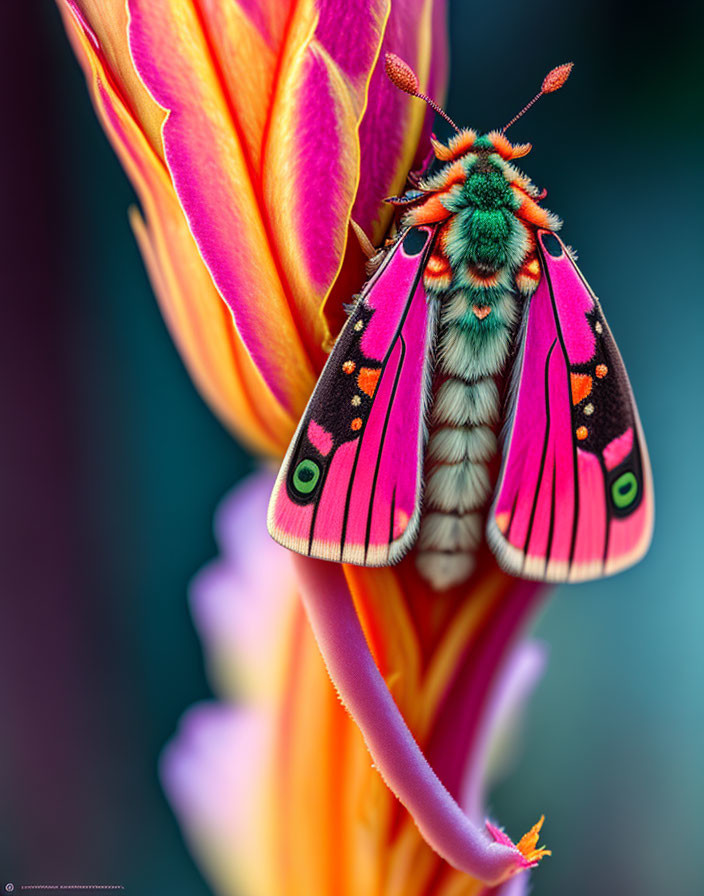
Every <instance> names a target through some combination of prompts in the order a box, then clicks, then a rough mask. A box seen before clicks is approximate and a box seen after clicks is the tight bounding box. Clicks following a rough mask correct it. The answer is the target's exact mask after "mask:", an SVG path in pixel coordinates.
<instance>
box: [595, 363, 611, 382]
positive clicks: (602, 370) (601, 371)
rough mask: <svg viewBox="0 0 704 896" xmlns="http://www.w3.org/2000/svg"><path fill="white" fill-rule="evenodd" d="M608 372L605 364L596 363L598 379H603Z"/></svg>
mask: <svg viewBox="0 0 704 896" xmlns="http://www.w3.org/2000/svg"><path fill="white" fill-rule="evenodd" d="M608 372H609V368H608V367H607V366H606V364H597V365H596V375H597V376H598V377H599V379H600V380H603V379H604V377H605V376H606V374H607V373H608Z"/></svg>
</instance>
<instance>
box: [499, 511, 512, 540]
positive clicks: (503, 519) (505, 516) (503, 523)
mask: <svg viewBox="0 0 704 896" xmlns="http://www.w3.org/2000/svg"><path fill="white" fill-rule="evenodd" d="M510 519H511V514H510V513H508V512H506V511H504V513H497V514H496V525H497V526H498V527H499V530H500V531H501V532H503V534H504V535H505V534H506V532H507V531H508V521H509V520H510Z"/></svg>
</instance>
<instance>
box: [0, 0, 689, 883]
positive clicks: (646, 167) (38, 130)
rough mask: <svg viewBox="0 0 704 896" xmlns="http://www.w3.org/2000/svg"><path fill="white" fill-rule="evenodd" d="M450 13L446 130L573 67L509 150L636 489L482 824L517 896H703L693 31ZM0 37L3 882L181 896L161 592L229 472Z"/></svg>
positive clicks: (33, 59) (481, 121) (102, 202)
mask: <svg viewBox="0 0 704 896" xmlns="http://www.w3.org/2000/svg"><path fill="white" fill-rule="evenodd" d="M451 20H452V21H451V29H452V30H451V34H452V46H453V60H452V77H451V90H450V94H449V98H448V102H447V108H448V111H449V113H450V115H452V117H453V118H454V119H455V120H457V121H459V122H460V123H467V124H471V125H473V126H474V127H477V128H480V129H488V128H491V127H497V126H501V125H502V124H503V123H504V122H505V121H507V120H508V119H509V118H511V117H512V116H513V114H514V113H515V112H516V111H517V110H518V109H519V108H520V107H521V106H522V105H523V104H524V103H525V102H526V101H527V100H528V99H529V98H530V97H531V96H532V95H533V93H534V92H535V90H536V89H537V87H538V86H539V84H540V81H541V79H542V77H543V75H544V74H545V72H546V71H547V70H548V69H549V68H550V67H551V66H553V65H555V64H558V63H561V62H564V61H566V60H567V59H573V60H574V61H575V63H576V66H575V71H574V74H573V76H572V78H571V80H570V82H569V85H568V86H567V88H566V89H565V90H564V91H562V92H561V93H559V94H557V95H556V96H554V97H549V98H547V99H545V100H543V101H542V102H541V103H539V104H538V105H537V106H536V108H535V109H534V110H532V111H531V112H530V114H529V115H528V116H526V118H525V119H524V120H522V121H521V122H520V123H519V124H517V125H516V126H515V129H513V130H512V137H513V139H515V140H530V141H531V142H533V144H534V151H533V153H532V154H531V156H530V157H529V158H528V159H526V161H525V166H524V167H525V168H526V170H527V171H528V172H529V174H530V175H531V177H532V178H533V180H534V181H535V182H536V183H537V184H538V185H540V186H546V187H547V188H548V190H549V196H548V200H547V201H546V205H547V206H548V207H549V208H550V209H551V210H553V211H555V212H557V213H558V214H559V215H560V216H561V217H563V219H564V220H565V227H564V231H563V233H564V235H565V238H566V240H567V241H568V242H569V243H571V244H572V245H574V246H575V247H577V248H578V250H579V255H580V264H581V267H582V269H583V270H584V272H585V273H586V275H587V277H588V278H589V280H590V282H591V284H592V286H593V287H594V289H595V291H596V292H597V294H598V295H599V296H600V297H601V299H602V301H603V304H604V307H605V310H606V314H607V316H608V319H609V322H610V324H611V326H612V329H613V330H614V332H615V334H616V337H617V339H618V342H619V345H620V347H621V350H622V353H623V355H624V358H625V360H626V363H627V365H628V369H629V372H630V375H631V379H632V382H633V385H634V389H635V391H636V394H637V397H638V402H639V406H640V410H641V416H642V419H643V425H644V428H645V431H646V434H647V437H648V442H649V446H650V450H651V455H652V460H653V467H654V476H655V482H656V503H657V514H656V534H655V541H654V544H653V548H652V550H651V552H650V554H649V555H648V557H647V558H646V560H645V561H644V562H643V563H641V564H640V565H639V566H638V567H637V568H636V569H634V570H632V571H630V572H628V573H626V574H623V575H620V576H618V577H617V578H615V579H612V580H608V581H605V582H600V583H595V584H588V585H583V586H574V587H569V588H563V589H560V591H559V592H558V593H556V594H555V596H554V598H553V599H552V601H551V602H550V604H549V605H548V607H547V609H546V611H545V612H544V613H543V615H542V618H541V619H540V620H539V623H538V625H537V635H538V636H539V637H540V638H542V639H544V640H545V641H547V642H548V644H549V646H550V654H551V660H550V666H549V671H548V674H547V676H546V678H545V680H544V681H543V683H542V685H541V686H540V688H539V691H538V693H537V695H536V698H535V700H534V702H533V705H532V707H531V708H530V711H529V714H528V720H527V728H526V735H525V743H524V745H523V751H522V753H521V758H520V761H519V764H518V767H517V769H516V770H515V772H514V773H513V774H512V776H511V778H510V779H509V780H507V781H506V782H504V783H502V784H500V785H499V786H498V787H497V788H496V789H495V791H494V792H493V795H492V799H491V808H492V810H493V811H494V812H495V813H496V814H497V816H498V817H499V818H500V819H501V821H502V822H504V823H505V824H506V826H507V828H508V830H509V831H510V832H513V833H519V832H522V831H524V830H526V829H527V828H528V826H529V825H530V824H532V822H533V821H534V820H535V816H536V814H537V813H539V812H543V811H544V812H545V813H546V815H547V817H548V820H547V823H546V828H545V840H546V842H547V843H548V844H549V845H550V846H551V847H552V848H553V850H554V856H553V858H552V859H549V860H547V861H546V862H545V863H544V864H543V866H542V867H541V869H540V871H539V872H538V873H537V874H536V875H535V876H534V882H533V892H534V893H536V894H539V896H566V894H570V896H582V894H584V896H587V894H589V896H594V894H599V896H604V894H619V896H620V894H638V896H661V894H664V893H667V894H675V896H700V894H702V893H704V862H703V861H702V857H701V846H700V844H701V842H702V840H703V839H704V823H703V821H702V814H703V812H704V773H703V771H702V757H704V687H703V659H702V657H703V653H704V651H703V649H702V644H703V643H704V601H703V600H702V598H703V597H704V588H703V587H702V583H701V573H700V565H701V564H700V560H701V553H700V552H701V550H702V548H701V542H702V531H703V529H702V523H701V506H702V501H703V500H704V488H703V487H702V486H703V481H702V480H703V478H704V477H703V474H702V465H701V463H700V455H701V445H702V437H703V435H704V432H703V430H702V416H701V415H702V400H701V385H700V384H701V358H702V348H701V338H702V332H703V331H704V313H703V310H702V308H703V305H702V299H703V296H702V289H701V286H700V284H701V282H702V273H701V263H702V247H703V245H704V243H703V241H702V238H703V237H704V228H703V227H702V216H701V205H700V204H701V200H702V198H703V197H704V190H703V189H702V187H703V186H704V183H703V181H704V176H703V174H702V164H701V158H702V150H703V149H704V139H703V137H704V134H703V133H702V131H703V130H704V128H703V124H702V84H703V83H704V81H703V75H704V71H703V67H702V53H701V36H702V33H704V31H703V29H704V14H703V7H702V5H701V4H700V3H676V2H675V3H672V4H670V5H668V6H667V7H665V6H664V5H662V4H655V3H650V4H649V3H634V2H627V3H610V2H606V0H599V2H593V0H592V2H580V0H572V2H570V3H569V4H567V3H559V2H556V0H539V2H536V3H533V4H525V3H520V2H518V0H511V2H509V0H497V2H494V3H491V4H479V3H469V2H462V0H456V2H455V3H454V6H453V8H452V14H451ZM0 33H1V35H2V38H1V39H2V42H3V46H2V52H1V53H0V59H1V60H2V64H3V66H4V71H3V72H2V74H3V85H4V89H3V98H4V101H5V103H4V106H5V109H6V112H5V115H6V116H7V117H6V120H5V122H4V125H5V126H4V128H3V137H2V141H1V150H0V151H1V152H2V162H3V167H2V173H3V177H2V182H3V185H2V195H3V201H2V230H3V233H2V240H1V243H2V252H3V260H2V268H1V269H0V275H1V276H2V284H3V292H4V299H3V324H2V327H0V339H1V340H2V343H1V345H0V363H1V364H2V377H1V378H0V383H1V384H2V386H1V388H2V392H1V394H2V408H3V427H2V433H3V435H2V439H0V452H1V453H0V459H1V461H2V463H1V464H0V471H1V472H0V475H1V477H2V479H1V483H2V521H1V526H2V531H1V533H0V536H1V538H0V545H1V547H0V552H1V557H2V565H1V567H0V568H1V570H2V579H1V580H0V581H2V592H3V593H2V616H1V621H0V657H1V658H2V667H1V670H0V672H1V674H0V720H1V722H2V726H1V728H2V737H0V794H1V797H0V799H1V800H2V803H1V806H0V884H2V885H4V883H5V882H6V881H11V880H14V881H15V882H16V883H18V882H21V881H25V882H47V881H59V882H66V881H69V880H70V881H73V880H76V879H80V880H83V881H87V880H88V881H96V880H98V881H102V882H116V883H122V884H125V885H126V886H127V887H128V892H131V893H134V894H150V896H205V894H207V893H208V890H207V888H206V886H205V884H204V883H203V882H202V880H201V877H200V875H199V873H198V871H197V870H196V869H195V867H194V865H193V863H192V861H191V859H190V857H189V854H188V852H187V850H186V848H185V846H184V845H183V843H182V841H181V837H180V833H179V830H178V828H177V825H176V823H175V821H174V819H173V818H172V816H171V813H170V811H169V809H168V806H167V805H166V803H165V800H164V798H163V796H162V794H161V791H160V788H159V785H158V782H157V778H156V762H157V757H158V755H159V752H160V750H161V748H162V746H163V745H164V743H165V742H166V740H167V739H168V738H169V737H170V736H171V734H172V733H173V731H174V730H175V727H176V725H177V721H178V718H179V716H180V714H181V713H182V712H183V711H184V710H185V709H186V708H187V707H188V706H189V705H190V704H191V703H193V702H194V701H195V700H198V699H200V698H203V697H207V696H208V694H209V691H208V686H207V684H206V681H205V677H204V674H203V661H202V656H201V651H200V647H199V644H198V642H197V639H196V636H195V633H194V631H193V628H192V625H191V622H190V619H189V615H188V611H187V607H186V600H185V595H186V589H187V586H188V582H189V579H190V578H191V576H192V575H193V574H194V573H195V572H196V571H197V570H198V569H199V567H200V566H202V564H203V563H204V562H205V561H207V560H208V559H209V558H210V557H211V556H212V555H213V554H214V552H215V545H214V542H213V539H212V535H211V520H212V514H213V510H214V508H215V506H216V504H217V502H218V500H219V499H220V497H221V496H222V495H223V494H224V492H225V491H226V490H227V489H228V488H229V487H230V486H231V485H232V483H233V482H234V481H235V480H237V479H238V478H239V477H241V476H242V475H243V474H244V473H245V472H246V471H247V470H249V469H251V467H252V461H251V460H250V459H249V458H248V457H247V455H246V454H245V453H244V452H243V451H242V450H241V449H240V448H239V447H238V446H237V445H236V444H234V443H233V442H232V440H231V439H230V438H229V437H228V436H227V434H226V433H225V432H224V431H223V430H222V428H221V427H220V426H219V424H218V423H217V422H216V421H215V419H214V418H213V417H212V415H211V414H210V412H209V411H208V410H207V408H206V407H205V406H204V404H203V403H202V401H201V400H200V398H199V397H198V395H197V394H196V392H195V390H194V388H193V386H192V385H191V383H190V380H189V378H188V376H187V374H186V372H185V370H184V368H183V366H182V364H181V362H180V360H179V358H178V356H177V354H176V351H175V349H174V348H173V346H172V343H171V341H170V339H169V337H168V335H167V332H166V329H165V327H164V325H163V323H162V321H161V319H160V316H159V312H158V310H157V306H156V303H155V301H154V299H153V296H152V292H151V289H150V286H149V283H148V281H147V278H146V275H145V273H144V269H143V265H142V261H141V258H140V256H139V253H138V251H137V248H136V245H135V242H134V239H133V236H132V233H131V231H130V229H129V226H128V223H127V215H126V211H127V208H128V206H129V205H130V204H131V203H133V202H134V196H133V193H132V190H131V187H130V186H129V184H128V182H127V180H126V178H125V176H124V174H123V172H122V169H121V168H120V166H119V164H118V162H117V160H116V158H115V157H114V155H113V153H112V150H111V149H110V147H109V145H108V143H107V141H106V139H105V137H104V135H103V133H102V131H101V129H100V127H99V125H98V123H97V120H96V118H95V116H94V113H93V110H92V107H91V106H90V103H89V100H88V96H87V92H86V89H85V84H84V80H83V77H82V74H81V73H80V71H79V68H78V65H77V64H76V62H75V61H74V58H73V56H72V53H71V51H70V49H69V46H68V43H67V41H66V39H65V36H64V34H63V32H62V29H61V26H60V22H59V17H58V14H57V12H56V10H55V9H54V8H53V6H52V4H51V3H50V2H48V0H44V2H43V3H41V4H37V3H27V4H11V5H8V9H7V10H6V13H5V16H4V24H3V28H2V29H0ZM311 896H326V894H311Z"/></svg>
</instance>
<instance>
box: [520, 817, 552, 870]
mask: <svg viewBox="0 0 704 896" xmlns="http://www.w3.org/2000/svg"><path fill="white" fill-rule="evenodd" d="M544 821H545V816H544V815H541V816H540V818H539V819H538V821H536V823H535V824H534V825H533V827H532V828H531V829H530V830H529V831H528V833H527V834H524V835H523V836H522V837H521V839H520V840H519V841H518V843H517V844H516V848H517V849H518V851H519V852H520V853H521V855H522V856H523V858H524V859H525V860H526V863H527V864H528V866H529V867H530V868H533V867H535V865H537V864H538V862H539V861H540V860H541V859H542V858H544V857H545V856H551V855H552V852H551V851H550V850H549V849H546V848H545V847H544V846H538V838H539V837H540V829H541V828H542V826H543V822H544Z"/></svg>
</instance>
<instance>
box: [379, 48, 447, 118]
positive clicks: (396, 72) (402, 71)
mask: <svg viewBox="0 0 704 896" xmlns="http://www.w3.org/2000/svg"><path fill="white" fill-rule="evenodd" d="M384 69H385V70H386V75H387V77H388V79H389V80H390V81H391V83H392V84H393V85H394V86H395V87H398V89H399V90H403V91H404V92H405V93H410V95H411V96H417V97H418V99H419V100H423V102H424V103H427V104H428V105H429V106H430V108H431V109H434V110H435V111H436V112H437V113H438V115H441V116H442V117H443V118H444V119H445V121H446V122H447V123H448V124H449V125H452V127H453V128H454V129H455V130H456V131H457V133H458V134H459V132H460V129H459V128H458V127H457V125H456V124H455V123H454V121H453V120H452V119H451V118H450V116H449V115H448V114H447V112H445V111H444V110H443V109H441V108H440V106H438V104H437V103H436V102H435V101H434V100H431V99H430V97H429V96H426V95H425V94H424V93H421V92H420V84H419V83H418V77H417V76H416V73H415V72H414V71H413V69H412V68H411V67H410V65H409V64H408V63H407V62H404V61H403V59H401V58H400V57H399V56H397V55H396V54H395V53H387V54H386V57H385V59H384Z"/></svg>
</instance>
